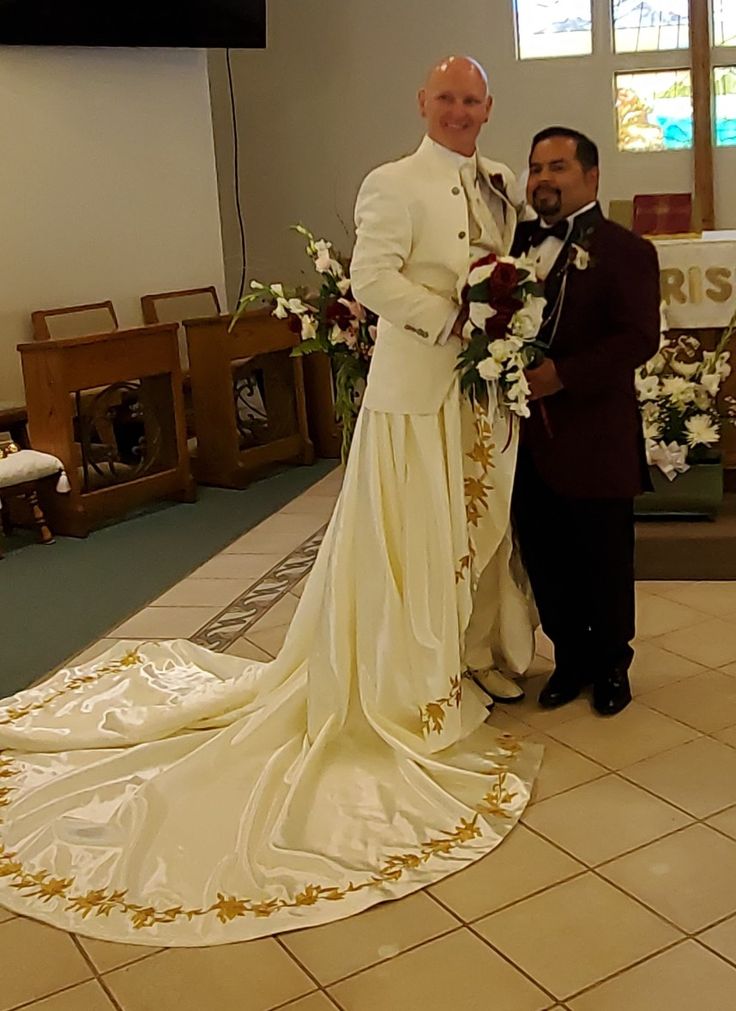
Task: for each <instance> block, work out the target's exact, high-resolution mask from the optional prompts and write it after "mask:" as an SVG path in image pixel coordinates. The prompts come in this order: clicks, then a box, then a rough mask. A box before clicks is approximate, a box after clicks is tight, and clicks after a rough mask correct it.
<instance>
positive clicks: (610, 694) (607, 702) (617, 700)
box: [593, 670, 631, 716]
mask: <svg viewBox="0 0 736 1011" xmlns="http://www.w3.org/2000/svg"><path fill="white" fill-rule="evenodd" d="M629 702H631V687H630V686H629V676H628V674H627V673H626V671H625V670H615V671H613V673H612V674H609V675H607V676H606V677H603V678H599V679H597V680H596V681H595V683H594V685H593V708H594V709H595V710H596V712H599V713H600V714H601V716H615V715H616V713H620V712H621V710H622V709H625V708H626V706H628V704H629Z"/></svg>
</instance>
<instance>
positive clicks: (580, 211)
mask: <svg viewBox="0 0 736 1011" xmlns="http://www.w3.org/2000/svg"><path fill="white" fill-rule="evenodd" d="M597 203H598V201H597V200H591V202H590V203H589V204H586V205H585V207H581V208H579V209H578V210H577V211H575V213H574V214H569V215H568V218H567V225H568V235H569V234H570V233H569V229H570V226H571V225H572V223H573V221H574V220H575V218H577V216H578V215H579V214H585V212H586V211H590V210H592V209H593V208H594V207H595V205H596V204H597ZM539 224H540V225H541V227H542V228H554V225H548V224H547V222H546V221H544V220H543V219H542V218H540V219H539Z"/></svg>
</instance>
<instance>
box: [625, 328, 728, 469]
mask: <svg viewBox="0 0 736 1011" xmlns="http://www.w3.org/2000/svg"><path fill="white" fill-rule="evenodd" d="M663 326H664V323H663ZM735 329H736V313H734V316H733V318H732V319H731V322H730V323H729V325H728V327H727V328H726V329H725V330H724V332H723V335H722V336H721V338H720V340H719V341H718V344H717V345H716V347H715V349H714V350H713V351H703V352H702V354H701V352H700V342H699V341H698V340H697V338H695V337H692V336H690V335H688V334H684V335H682V336H679V337H674V338H669V337H668V336H667V335H666V333H664V332H663V335H662V341H661V343H660V347H659V350H658V352H657V354H656V355H655V356H654V357H653V358H651V359H650V360H649V361H648V362H647V363H646V364H645V365H643V366H642V367H641V368H640V369H638V370H637V373H636V377H635V385H636V394H637V399H638V401H639V407H640V410H641V416H642V425H643V428H644V439H645V443H646V450H647V462H648V463H649V464H650V466H658V467H659V468H660V470H661V471H662V473H663V474H664V475H665V476H666V477H667V478H668V479H669V480H670V481H673V480H674V479H675V478H676V477H677V475H678V474H683V473H684V472H685V471H686V470H688V469H689V467H690V465H691V464H693V463H698V462H703V461H706V460H710V459H713V458H714V456H716V449H715V447H717V446H718V443H719V440H720V434H721V423H722V417H721V415H720V414H719V411H718V406H717V403H716V401H717V397H718V394H719V391H720V389H721V386H722V385H723V383H724V381H725V380H726V379H727V378H728V376H729V375H730V374H731V365H730V363H729V352H728V344H729V343H730V341H731V338H732V337H733V333H734V330H735ZM735 406H736V405H734V402H733V398H727V407H728V409H729V411H730V413H734V407H735Z"/></svg>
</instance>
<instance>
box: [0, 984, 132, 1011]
mask: <svg viewBox="0 0 736 1011" xmlns="http://www.w3.org/2000/svg"><path fill="white" fill-rule="evenodd" d="M1 999H2V998H0V1000H1ZM23 1011H114V1005H113V1004H112V1002H111V1001H110V998H109V997H108V996H107V994H106V993H105V991H104V990H103V989H102V987H101V986H100V984H99V983H98V982H97V981H96V980H92V981H90V982H89V983H82V984H81V986H74V987H72V988H71V990H64V991H62V992H61V993H57V994H54V996H53V997H45V998H44V999H43V1000H40V1001H38V1002H37V1003H35V1004H30V1005H29V1004H26V1006H25V1007H24V1009H23Z"/></svg>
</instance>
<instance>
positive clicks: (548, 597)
mask: <svg viewBox="0 0 736 1011" xmlns="http://www.w3.org/2000/svg"><path fill="white" fill-rule="evenodd" d="M597 192H598V150H597V148H596V146H595V144H594V143H593V142H592V141H591V140H589V139H588V138H587V137H585V136H584V135H582V134H580V133H578V132H577V131H575V130H569V129H567V128H562V127H550V128H549V129H547V130H543V131H542V132H541V133H539V134H537V136H536V137H535V138H534V140H533V142H532V149H531V154H530V157H529V182H528V186H527V199H528V201H529V203H530V204H531V205H532V207H533V208H534V209H535V210H536V212H537V214H538V215H539V218H538V219H537V220H536V221H529V222H524V223H522V224H521V225H519V227H518V230H517V233H516V238H515V241H514V247H513V249H512V253H513V254H514V255H520V254H522V253H527V254H528V255H530V256H531V257H532V259H534V260H535V261H536V262H537V269H538V272H539V275H540V277H541V278H543V280H544V285H545V297H546V299H547V309H546V313H545V322H544V324H543V326H542V330H541V332H540V340H541V341H542V342H543V344H544V347H545V350H544V356H543V357H542V359H541V362H540V364H539V365H538V366H537V367H536V368H533V369H530V370H529V371H528V372H527V379H528V381H529V385H530V388H531V394H530V396H531V400H532V403H531V405H530V407H531V417H530V418H529V419H528V420H526V421H525V422H524V424H523V429H522V438H521V446H520V450H519V462H518V467H517V477H516V484H515V489H514V517H515V523H516V529H517V535H518V538H519V542H520V546H521V552H522V555H523V558H524V562H525V564H526V567H527V571H528V573H529V578H530V580H531V584H532V588H533V590H534V595H535V597H536V601H537V606H538V608H539V614H540V619H541V623H542V628H543V630H544V631H545V632H546V634H547V635H548V636H549V638H550V639H551V640H552V642H553V644H554V648H555V669H554V672H553V674H552V676H551V677H550V679H549V681H548V682H547V684H546V686H545V687H544V689H543V690H542V693H541V695H540V697H539V701H540V704H541V705H542V706H544V707H545V708H554V707H556V706H560V705H564V704H565V703H566V702H570V701H571V700H572V699H574V698H576V697H577V696H578V695H579V694H580V692H581V690H582V688H583V687H584V686H585V685H586V684H590V683H592V686H593V705H594V706H595V708H596V710H597V711H598V712H599V713H602V714H605V715H613V714H614V713H618V712H620V711H621V710H622V709H623V708H624V706H626V705H627V704H628V703H629V702H630V701H631V690H630V687H629V681H628V668H629V665H630V663H631V660H632V658H633V650H632V648H631V645H630V643H631V640H632V639H633V638H634V634H635V631H634V628H635V626H634V621H635V615H634V517H633V500H634V496H635V495H637V494H638V493H639V492H641V491H642V490H643V489H645V488H646V487H648V475H647V470H646V461H645V456H644V442H643V437H642V431H641V421H640V419H639V411H638V408H637V403H636V396H635V392H634V371H635V369H636V368H637V366H639V365H641V364H643V363H644V362H645V361H647V359H649V358H651V357H652V355H654V354H655V352H656V351H657V347H658V345H659V329H660V327H659V301H660V298H659V269H658V263H657V255H656V252H655V250H654V247H653V246H652V245H651V243H649V242H646V241H645V240H644V239H641V238H639V237H638V236H636V235H634V234H633V233H632V232H630V231H628V230H627V229H625V228H621V227H620V226H619V225H617V224H614V223H613V222H612V221H608V220H607V219H606V218H605V217H604V216H603V213H602V212H601V209H600V206H599V204H598V202H597V199H596V196H597Z"/></svg>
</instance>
